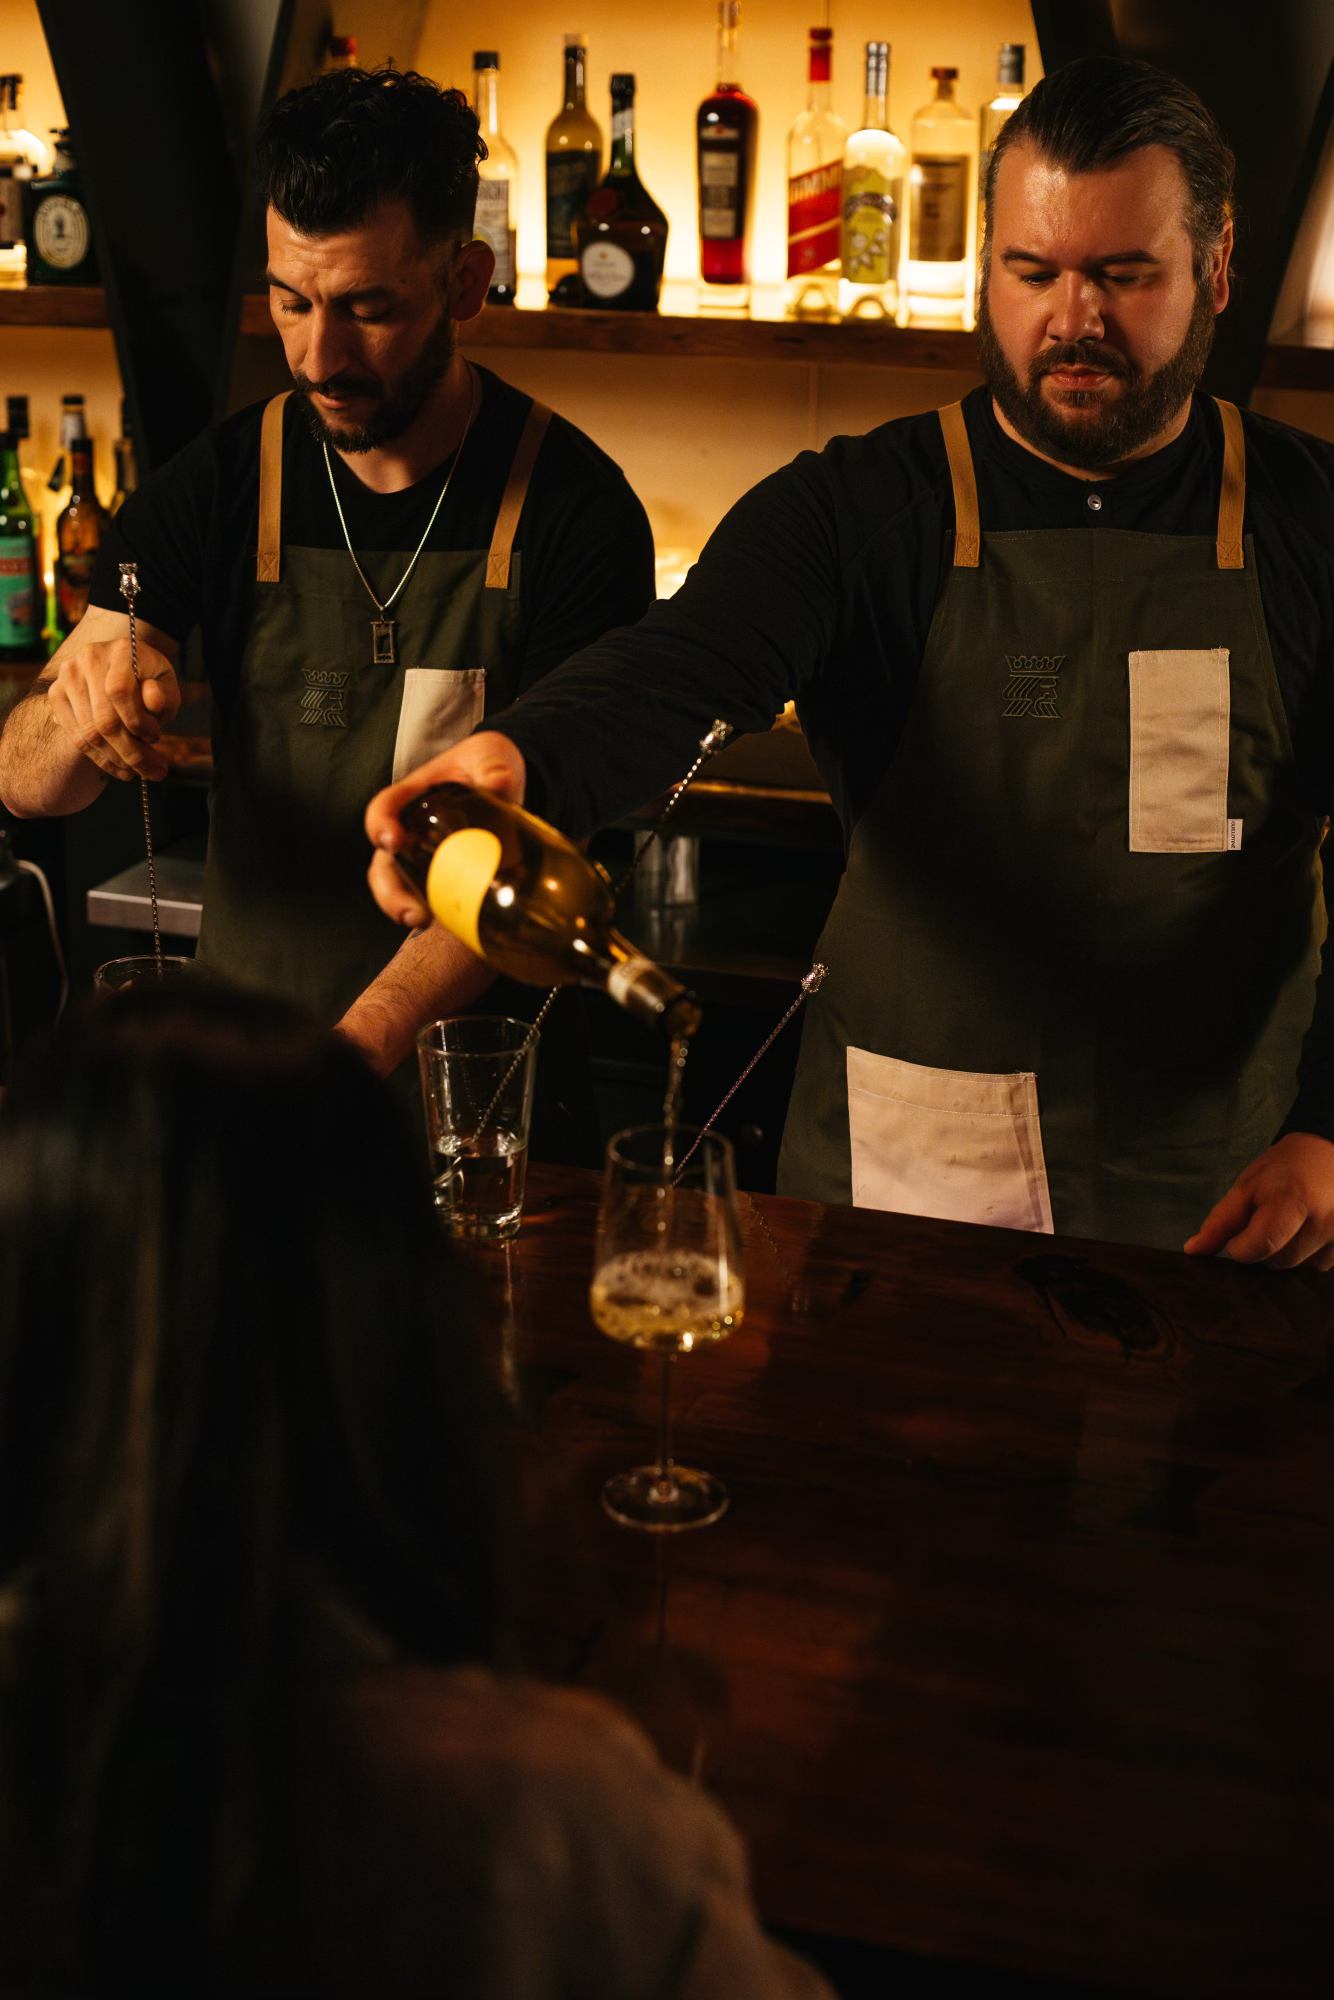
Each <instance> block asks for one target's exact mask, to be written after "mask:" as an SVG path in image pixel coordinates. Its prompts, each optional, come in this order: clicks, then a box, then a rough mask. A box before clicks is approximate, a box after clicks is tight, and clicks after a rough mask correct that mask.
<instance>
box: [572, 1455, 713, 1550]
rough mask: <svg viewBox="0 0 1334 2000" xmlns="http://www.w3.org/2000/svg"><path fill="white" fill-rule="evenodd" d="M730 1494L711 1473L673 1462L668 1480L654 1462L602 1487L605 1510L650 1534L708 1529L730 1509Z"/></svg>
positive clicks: (629, 1525)
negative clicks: (661, 1474) (662, 1476)
mask: <svg viewBox="0 0 1334 2000" xmlns="http://www.w3.org/2000/svg"><path fill="white" fill-rule="evenodd" d="M727 1501H728V1493H727V1488H726V1487H725V1486H724V1485H723V1482H722V1480H721V1479H715V1478H714V1476H713V1474H712V1473H711V1472H696V1471H695V1470H694V1468H693V1467H691V1466H689V1465H674V1466H673V1467H672V1469H671V1473H670V1475H669V1476H668V1478H666V1479H662V1478H660V1477H659V1474H658V1468H657V1467H656V1466H655V1465H637V1466H636V1467H635V1469H634V1471H633V1472H618V1473H616V1474H615V1475H614V1477H613V1478H611V1479H609V1480H608V1481H607V1483H606V1485H605V1486H604V1487H603V1489H602V1507H603V1512H604V1513H607V1514H610V1516H611V1518H612V1520H613V1521H618V1522H619V1523H620V1525H621V1526H622V1527H623V1528H642V1529H644V1530H645V1531H646V1532H647V1533H648V1534H650V1535H679V1534H682V1533H684V1531H685V1530H686V1529H687V1528H707V1527H708V1525H709V1523H710V1522H711V1521H717V1520H720V1519H721V1518H722V1516H723V1515H724V1514H725V1513H726V1512H727Z"/></svg>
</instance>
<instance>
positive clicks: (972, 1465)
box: [476, 1167, 1334, 2000]
mask: <svg viewBox="0 0 1334 2000" xmlns="http://www.w3.org/2000/svg"><path fill="white" fill-rule="evenodd" d="M597 1196H598V1182H597V1178H596V1176H594V1175H592V1174H588V1173H579V1172H575V1171H571V1170H566V1169H556V1168H542V1167H534V1168H533V1170H532V1171H531V1174H530V1178H529V1194H528V1202H527V1206H526V1211H525V1216H524V1222H523V1228H522V1233H521V1235H520V1238H519V1241H518V1243H517V1244H516V1245H515V1246H514V1247H513V1248H512V1249H511V1250H510V1251H508V1252H502V1251H499V1250H494V1251H488V1252H484V1253H482V1254H481V1255H480V1256H479V1258H478V1259H477V1260H476V1261H477V1262H478V1263H479V1264H480V1265H482V1266H483V1267H484V1268H486V1270H487V1272H488V1284H490V1285H493V1286H494V1287H495V1294H496V1302H497V1304H499V1305H502V1306H503V1309H502V1310H501V1311H500V1313H499V1315H498V1317H499V1319H500V1321H501V1323H502V1338H503V1353H502V1356H501V1366H502V1371H503V1375H504V1382H505V1387H506V1393H507V1395H508V1397H509V1400H510V1404H511V1407H512V1409H513V1412H514V1416H515V1427H514V1431H513V1438H514V1446H515V1458H514V1462H513V1468H512V1469H513V1473H514V1479H515V1484H516V1488H517V1491H518V1495H519V1499H518V1508H519V1515H520V1527H521V1537H522V1563H521V1573H520V1578H519V1583H518V1589H519V1602H520V1623H521V1628H522V1632H523V1637H524V1641H525V1645H526V1648H527V1652H528V1657H529V1658H530V1660H532V1662H533V1663H534V1664H535V1665H537V1666H539V1667H540V1668H541V1669H542V1670H544V1671H545V1672H547V1673H548V1674H550V1675H552V1676H554V1677H556V1678H561V1679H573V1680H577V1681H580V1682H582V1683H583V1684H585V1685H590V1686H596V1687H601V1688H604V1689H606V1690H607V1691H609V1692H611V1693H613V1694H615V1695H616V1696H618V1697H619V1698H620V1699H621V1700H623V1701H625V1702H626V1703H627V1704H628V1705H629V1706H630V1707H631V1708H632V1709H634V1710H635V1712H636V1713H638V1714H639V1715H640V1717H641V1719H642V1720H643V1721H644V1722H645V1724H646V1726H647V1727H648V1728H649V1729H650V1731H651V1733H652V1734H653V1735H654V1736H655V1738H656V1740H657V1741H658V1743H659V1746H660V1748H661V1749H662V1750H663V1753H664V1754H665V1755H666V1756H667V1757H668V1758H669V1759H670V1760H671V1761H672V1762H674V1763H676V1764H678V1765H679V1766H682V1767H683V1768H688V1769H693V1770H694V1771H695V1772H696V1773H697V1774H698V1775H699V1777H700V1778H701V1780H702V1782H703V1783H704V1784H705V1785H707V1786H708V1787H709V1788H710V1789H711V1790H712V1791H714V1792H715V1793H716V1794H717V1796H718V1797H719V1798H720V1799H721V1800H722V1801H723V1803H724V1804H725V1805H726V1807H727V1809H728V1810H729V1811H730V1812H731V1813H732V1814H733V1816H734V1817H735V1819H736V1821H737V1822H738V1824H739V1825H740V1827H741V1828H742V1830H743V1832H744V1833H745V1835H746V1837H747V1839H748V1840H749V1842H750V1848H751V1854H752V1858H753V1865H754V1873H755V1882H756V1892H757V1896H758V1900H759V1903H760V1906H761V1909H762V1910H763V1912H764V1913H765V1915H766V1916H767V1917H768V1918H769V1919H770V1920H771V1921H772V1922H775V1923H781V1924H785V1925H788V1926H795V1927H800V1928H803V1929H806V1930H809V1931H819V1932H825V1933H829V1934H833V1935H840V1936H844V1937H849V1938H857V1939H862V1940H865V1941H868V1942H870V1943H874V1944H878V1945H881V1946H890V1947H896V1948H899V1949H902V1950H910V1951H915V1952H921V1953H926V1954H930V1955H934V1956H939V1957H940V1958H944V1959H950V1960H955V1961H960V1960H961V1961H966V1962H968V1963H971V1964H974V1965H977V1966H987V1967H996V1968H1010V1969H1012V1970H1013V1971H1015V1972H1018V1973H1028V1974H1030V1975H1036V1976H1039V1977H1041V1976H1043V1975H1045V1976H1047V1977H1050V1978H1054V1979H1063V1980H1077V1981H1081V1982H1086V1983H1087V1984H1088V1985H1089V1986H1091V1987H1094V1988H1101V1989H1104V1990H1105V1989H1111V1990H1113V1991H1118V1992H1124V1993H1135V1994H1140V1993H1143V1994H1160V1995H1178V1996H1191V2000H1193V1997H1194V1996H1197V1995H1198V1996H1204V1995H1208V1996H1215V1995H1229V1996H1230V1995H1237V1996H1242V1995H1245V1996H1248V2000H1250V1997H1251V1996H1260V1995H1264V1996H1266V2000H1279V1996H1282V1997H1283V2000H1298V1997H1299V1996H1305V1995H1317V1994H1320V1995H1323V1994H1324V1993H1325V1992H1326V1990H1327V1988H1328V1973H1329V1964H1328V1956H1327V1952H1328V1941H1329V1929H1330V1924H1329V1905H1330V1885H1331V1882H1332V1881H1334V1871H1332V1869H1331V1859H1332V1855H1334V1844H1332V1842H1331V1826H1330V1813H1329V1773H1330V1760H1329V1749H1330V1744H1329V1732H1328V1727H1327V1725H1328V1716H1329V1696H1330V1685H1331V1681H1330V1667H1331V1624H1332V1620H1331V1603H1330V1498H1331V1494H1330V1463H1331V1462H1330V1430H1331V1414H1332V1410H1334V1372H1331V1356H1332V1354H1334V1347H1332V1346H1331V1335H1332V1334H1334V1279H1331V1278H1329V1277H1321V1276H1319V1275H1318V1274H1316V1273H1313V1272H1302V1271H1297V1272H1291V1273H1282V1272H1271V1271H1257V1270H1247V1269H1242V1268H1239V1267H1236V1266H1232V1265H1229V1264H1227V1263H1223V1262H1205V1263H1198V1262H1193V1261H1191V1260H1188V1259H1186V1258H1185V1257H1179V1256H1175V1255H1169V1254H1167V1253H1164V1252H1159V1251H1150V1250H1138V1249H1130V1248H1126V1247H1124V1246H1106V1245H1099V1244H1088V1243H1076V1242H1072V1241H1063V1240H1061V1239H1056V1238H1051V1237H1034V1236H1026V1235H1018V1234H1011V1233H1009V1232H1006V1231H1001V1230H988V1229H975V1228H970V1227H966V1226H963V1225H958V1224H953V1223H944V1222H931V1221H920V1220H916V1219H912V1218H907V1217H901V1216H892V1215H881V1214H875V1213H870V1212H867V1211H858V1210H852V1209H836V1208H823V1207H820V1206H819V1205H817V1204H814V1203H806V1202H799V1201H790V1200H783V1199H779V1198H774V1197H767V1196H760V1197H755V1198H752V1197H750V1196H745V1195H743V1196H742V1197H741V1210H742V1221H743V1228H744V1231H745V1234H746V1241H747V1277H748V1288H749V1304H748V1309H747V1315H746V1320H745V1324H744V1326H743V1327H742V1328H741V1330H740V1331H739V1333H738V1334H737V1335H736V1336H734V1338H733V1339H732V1340H731V1341H729V1342H727V1343H725V1344H724V1345H722V1346H721V1347H719V1348H717V1349H716V1350H714V1351H713V1352H704V1353H698V1354H693V1355H687V1356H683V1357H681V1358H680V1359H679V1360H678V1362H677V1363H676V1371H675V1372H676V1407H677V1416H678V1425H677V1449H678V1456H679V1457H680V1458H681V1459H682V1461H683V1462H686V1463H694V1464H699V1465H704V1466H706V1467H708V1468H709V1469H710V1470H711V1471H714V1472H717V1473H719V1474H720V1475H721V1476H722V1477H723V1478H724V1479H725V1480H726V1482H727V1484H728V1486H729V1488H730V1489H731V1494H732V1505H731V1510H730V1512H729V1513H728V1514H727V1515H726V1517H725V1518H724V1519H723V1520H722V1521H721V1522H720V1523H719V1524H717V1525H716V1526H714V1527H711V1528H707V1529H703V1530H699V1531H697V1532H694V1533H691V1534H687V1535H681V1536H677V1537H672V1538H669V1539H667V1540H657V1539H655V1538H652V1537H649V1536H642V1535H635V1534H633V1533H631V1532H629V1531H627V1530H625V1529H620V1528H617V1527H615V1526H613V1525H612V1524H611V1523H610V1522H609V1521H608V1520H606V1519H605V1517H604V1516H603V1515H602V1513H601V1511H600V1509H599V1505H598V1497H597V1496H598V1489H599V1486H600V1484H601V1482H602V1480H603V1479H604V1478H605V1477H606V1476H607V1474H608V1473H610V1472H612V1471H615V1470H618V1469H620V1468H622V1467H625V1466H628V1465H631V1464H636V1463H642V1462H643V1461H644V1460H645V1459H647V1458H650V1457H651V1456H652V1450H651V1444H652V1434H653V1418H654V1397H653V1388H652V1383H653V1370H654V1367H655V1365H656V1364H655V1363H654V1362H653V1360H652V1358H651V1357H643V1356H640V1355H637V1354H636V1353H634V1352H633V1351H629V1350H626V1349H622V1348H619V1347H617V1346H615V1345H614V1344H613V1343H611V1342H610V1341H608V1340H606V1339H604V1338H603V1337H602V1336H601V1335H599V1334H598V1333H597V1332H596V1331H595V1330H594V1328H593V1325H592V1323H591V1321H590V1319H589V1316H588V1306H587V1285H588V1278H589V1274H590V1269H591V1263H592V1249H593V1225H594V1219H595V1215H596V1205H597Z"/></svg>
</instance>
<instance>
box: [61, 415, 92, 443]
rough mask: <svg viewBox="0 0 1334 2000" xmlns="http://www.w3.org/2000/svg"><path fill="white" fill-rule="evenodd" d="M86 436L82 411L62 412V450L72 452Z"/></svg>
mask: <svg viewBox="0 0 1334 2000" xmlns="http://www.w3.org/2000/svg"><path fill="white" fill-rule="evenodd" d="M85 435H86V431H85V428H84V421H83V411H82V410H62V411H61V413H60V449H61V450H62V451H72V450H73V449H74V446H75V445H76V444H77V443H78V442H79V439H80V438H82V437H84V436H85Z"/></svg>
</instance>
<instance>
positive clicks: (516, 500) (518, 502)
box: [486, 403, 551, 590]
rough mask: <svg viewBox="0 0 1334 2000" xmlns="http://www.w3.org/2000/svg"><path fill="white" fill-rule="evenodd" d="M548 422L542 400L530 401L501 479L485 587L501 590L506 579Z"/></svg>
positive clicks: (488, 553) (505, 583) (508, 574)
mask: <svg viewBox="0 0 1334 2000" xmlns="http://www.w3.org/2000/svg"><path fill="white" fill-rule="evenodd" d="M550 422H551V412H550V410H549V409H548V408H547V406H546V404H545V403H534V404H533V406H532V408H531V409H530V410H529V412H528V421H527V423H526V424H525V425H524V427H523V435H522V436H521V437H520V439H519V445H518V449H517V451H516V452H515V454H514V463H513V464H512V465H511V466H510V476H509V478H508V479H507V480H506V482H505V492H504V496H503V498H502V499H501V502H500V512H499V513H498V514H497V515H496V526H495V532H494V534H493V535H492V537H491V547H490V548H489V549H488V551H487V557H486V588H487V589H488V590H505V589H507V588H508V586H509V580H510V556H511V555H512V553H513V550H514V537H515V534H516V532H517V530H518V526H519V516H520V514H522V512H523V503H524V499H525V497H526V495H527V492H528V481H529V480H530V479H531V478H532V475H533V467H534V465H536V463H537V454H538V452H539V451H540V450H541V449H542V440H543V438H544V437H545V436H546V434H547V425H548V424H549V423H550Z"/></svg>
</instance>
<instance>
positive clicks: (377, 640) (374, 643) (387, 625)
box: [371, 618, 398, 667]
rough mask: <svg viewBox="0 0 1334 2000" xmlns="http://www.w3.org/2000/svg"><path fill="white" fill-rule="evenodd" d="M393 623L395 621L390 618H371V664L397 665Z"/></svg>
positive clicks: (382, 665)
mask: <svg viewBox="0 0 1334 2000" xmlns="http://www.w3.org/2000/svg"><path fill="white" fill-rule="evenodd" d="M394 623H395V621H394V620H393V619H392V618H372V620H371V664H372V666H376V667H396V666H397V665H398V653H397V651H396V650H395V647H394Z"/></svg>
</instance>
